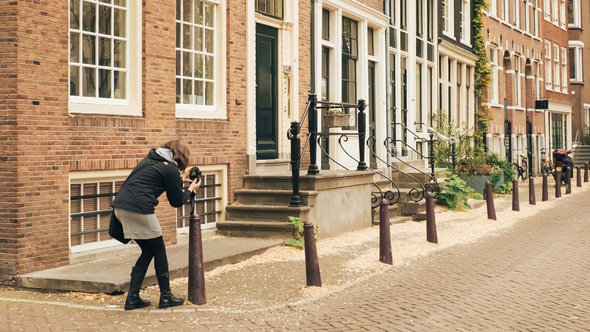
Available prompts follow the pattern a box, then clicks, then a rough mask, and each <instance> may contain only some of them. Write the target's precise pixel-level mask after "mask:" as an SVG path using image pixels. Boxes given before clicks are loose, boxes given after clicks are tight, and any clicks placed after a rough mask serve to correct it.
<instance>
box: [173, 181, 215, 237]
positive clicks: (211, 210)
mask: <svg viewBox="0 0 590 332" xmlns="http://www.w3.org/2000/svg"><path fill="white" fill-rule="evenodd" d="M221 192H222V189H221V183H220V180H219V179H218V176H217V175H216V174H205V173H204V174H203V177H202V183H201V187H200V188H199V189H198V190H197V192H196V195H195V212H196V213H197V214H198V215H199V216H200V217H201V227H202V228H205V229H206V228H210V227H212V226H213V224H214V223H215V222H217V219H218V217H217V216H218V215H220V214H221V207H220V205H221V204H220V202H221V201H222V197H221ZM190 212H191V204H190V201H189V202H187V203H186V204H184V205H183V206H181V207H179V208H177V209H176V228H185V227H189V218H190Z"/></svg>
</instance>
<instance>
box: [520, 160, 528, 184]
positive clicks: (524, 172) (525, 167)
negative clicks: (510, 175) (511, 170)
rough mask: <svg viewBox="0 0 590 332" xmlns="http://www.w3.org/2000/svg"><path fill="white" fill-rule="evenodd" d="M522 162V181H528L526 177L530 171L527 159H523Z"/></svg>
mask: <svg viewBox="0 0 590 332" xmlns="http://www.w3.org/2000/svg"><path fill="white" fill-rule="evenodd" d="M521 164H522V181H526V179H527V178H528V171H529V167H528V165H527V161H526V159H523V160H522V162H521Z"/></svg>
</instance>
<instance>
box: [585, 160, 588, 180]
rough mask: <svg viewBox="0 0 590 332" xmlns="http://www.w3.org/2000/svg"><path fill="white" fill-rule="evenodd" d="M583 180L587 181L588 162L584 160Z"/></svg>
mask: <svg viewBox="0 0 590 332" xmlns="http://www.w3.org/2000/svg"><path fill="white" fill-rule="evenodd" d="M584 182H588V162H587V161H586V162H584Z"/></svg>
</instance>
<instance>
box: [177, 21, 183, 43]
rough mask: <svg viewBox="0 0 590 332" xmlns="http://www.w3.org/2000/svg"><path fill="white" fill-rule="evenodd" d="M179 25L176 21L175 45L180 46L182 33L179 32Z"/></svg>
mask: <svg viewBox="0 0 590 332" xmlns="http://www.w3.org/2000/svg"><path fill="white" fill-rule="evenodd" d="M181 26H182V25H181V24H180V23H176V47H180V45H181V38H182V34H181V33H180V29H181Z"/></svg>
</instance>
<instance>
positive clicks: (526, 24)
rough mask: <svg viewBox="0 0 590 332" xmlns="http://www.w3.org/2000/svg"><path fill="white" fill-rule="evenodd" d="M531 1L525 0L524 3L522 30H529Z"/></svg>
mask: <svg viewBox="0 0 590 332" xmlns="http://www.w3.org/2000/svg"><path fill="white" fill-rule="evenodd" d="M531 8H532V6H531V3H530V2H529V1H528V0H526V1H525V3H524V31H525V32H531Z"/></svg>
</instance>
